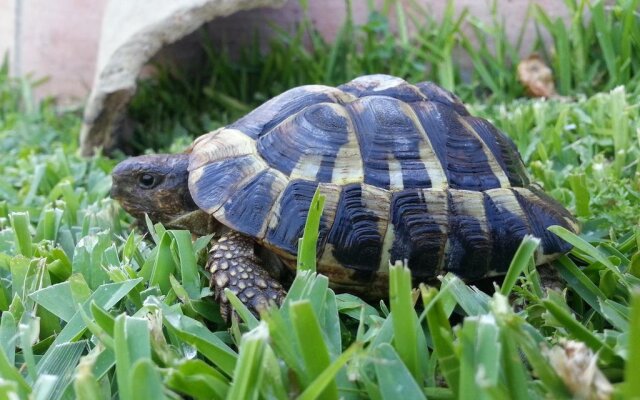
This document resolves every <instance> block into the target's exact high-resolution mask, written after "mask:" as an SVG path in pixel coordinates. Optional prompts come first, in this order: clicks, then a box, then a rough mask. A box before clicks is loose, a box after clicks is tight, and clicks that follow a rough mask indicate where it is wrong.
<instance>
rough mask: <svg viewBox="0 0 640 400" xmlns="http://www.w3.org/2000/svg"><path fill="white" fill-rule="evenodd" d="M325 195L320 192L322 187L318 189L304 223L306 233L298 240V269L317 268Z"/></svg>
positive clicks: (312, 269)
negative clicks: (317, 245) (317, 251)
mask: <svg viewBox="0 0 640 400" xmlns="http://www.w3.org/2000/svg"><path fill="white" fill-rule="evenodd" d="M324 201H325V197H324V196H323V195H321V194H320V189H316V192H315V194H314V195H313V199H311V205H310V206H309V213H308V214H307V221H306V223H305V225H304V234H303V235H302V238H301V239H300V241H299V242H298V266H297V268H298V270H299V271H305V270H311V271H315V270H316V243H317V242H318V230H319V229H320V218H321V217H322V210H323V208H324Z"/></svg>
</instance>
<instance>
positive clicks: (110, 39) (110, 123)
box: [80, 0, 285, 155]
mask: <svg viewBox="0 0 640 400" xmlns="http://www.w3.org/2000/svg"><path fill="white" fill-rule="evenodd" d="M284 2H285V0H181V1H175V0H152V1H131V0H109V3H108V4H107V8H106V11H105V15H104V19H103V23H102V35H101V38H100V50H99V54H98V64H97V67H96V77H95V81H94V85H93V88H92V90H91V94H90V97H89V101H88V103H87V106H86V108H85V112H84V123H83V126H82V130H81V132H80V148H81V152H82V154H83V155H90V154H92V153H93V152H94V150H95V149H96V148H98V147H100V148H103V149H105V151H107V152H108V151H109V150H112V149H115V148H117V147H118V145H119V143H118V141H119V140H120V139H121V138H122V136H123V130H124V122H125V116H126V111H127V107H128V104H129V102H130V100H131V98H132V97H133V95H134V93H135V91H136V78H137V77H138V75H139V73H140V70H141V69H142V67H143V66H144V65H145V64H146V63H147V62H148V61H149V59H151V57H152V56H153V55H155V54H156V53H157V52H158V50H160V49H161V48H162V47H163V46H165V45H167V44H169V43H173V42H175V41H176V40H178V39H181V38H183V37H184V36H186V35H188V34H189V33H192V32H193V31H195V30H196V29H197V28H198V27H200V26H201V25H202V24H204V23H205V22H208V21H211V20H212V19H214V18H216V17H222V16H227V15H231V14H233V13H235V12H237V11H240V10H246V9H250V8H255V7H265V6H272V7H276V6H281V5H282V4H284Z"/></svg>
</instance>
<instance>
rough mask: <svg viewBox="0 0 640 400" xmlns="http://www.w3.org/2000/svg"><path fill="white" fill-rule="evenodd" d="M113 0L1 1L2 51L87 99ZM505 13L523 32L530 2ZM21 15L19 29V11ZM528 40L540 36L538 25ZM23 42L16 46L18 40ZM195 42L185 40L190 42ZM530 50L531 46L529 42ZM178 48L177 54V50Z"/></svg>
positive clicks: (253, 16) (515, 0)
mask: <svg viewBox="0 0 640 400" xmlns="http://www.w3.org/2000/svg"><path fill="white" fill-rule="evenodd" d="M106 1H107V0H92V1H86V0H55V1H50V0H0V51H2V52H4V50H5V49H7V48H10V49H11V50H12V56H13V57H12V58H13V60H12V61H13V62H12V64H13V71H14V73H15V72H18V71H19V72H21V73H32V74H33V75H34V76H35V77H38V78H41V77H44V76H47V77H49V80H48V81H47V82H46V83H45V84H43V85H42V86H41V87H40V88H38V94H39V95H40V96H49V95H54V96H57V97H59V98H61V99H62V100H65V101H69V100H78V99H83V98H84V97H86V95H87V94H88V92H89V89H90V86H91V82H92V80H93V76H94V73H95V71H94V69H95V60H96V56H97V50H98V49H97V43H98V39H99V34H100V25H101V17H102V12H103V10H104V6H105V4H106ZM499 1H500V7H499V11H500V13H501V14H502V15H504V16H506V21H507V24H508V27H509V29H510V31H511V32H513V35H514V36H515V35H517V33H518V31H519V29H520V25H521V24H522V21H523V19H524V15H525V13H526V10H527V6H528V4H529V3H530V0H499ZM531 1H533V2H535V3H539V4H542V5H544V7H545V8H547V10H549V11H550V12H552V13H554V14H559V15H565V14H566V10H565V8H564V6H563V5H562V2H561V1H558V0H531ZM419 2H420V3H422V4H424V5H425V6H427V7H430V9H432V10H433V14H434V15H435V16H440V15H442V13H443V9H444V6H445V4H446V1H445V0H419ZM309 3H311V4H310V14H311V16H312V19H313V21H314V22H315V24H316V26H317V27H318V28H319V30H320V31H321V32H323V33H324V34H325V35H326V36H327V37H328V38H332V37H333V36H334V35H335V33H336V32H337V30H338V29H339V28H340V26H341V24H342V22H343V21H344V15H345V12H344V11H345V0H324V1H310V2H309ZM353 3H354V15H355V19H356V21H360V22H362V21H364V20H365V19H366V3H367V2H366V1H365V0H354V1H353ZM487 3H488V1H483V0H457V1H456V5H457V7H458V8H462V7H463V6H466V7H468V8H469V9H470V10H471V11H470V12H471V14H472V15H475V16H478V17H480V18H482V19H484V20H485V21H488V20H489V18H490V17H489V9H488V7H487V6H486V4H487ZM16 14H19V25H20V27H21V28H20V29H18V31H19V32H16V29H14V27H15V26H16V20H15V18H14V15H16ZM301 15H302V11H301V10H300V6H299V5H298V1H297V0H290V1H289V2H288V3H287V4H286V5H285V6H284V7H283V8H282V9H279V10H273V9H260V10H251V11H245V12H241V13H238V14H236V15H233V16H230V17H227V18H222V19H219V20H216V21H214V22H212V23H211V24H210V26H209V31H211V32H213V36H215V37H217V39H216V41H226V42H229V43H230V45H232V46H233V43H236V44H237V45H241V44H242V43H243V41H245V40H246V39H247V38H248V37H251V33H252V32H253V31H254V29H259V30H260V31H262V32H263V33H266V32H268V31H269V29H268V27H267V25H266V24H265V23H264V21H265V20H271V21H276V22H277V23H278V24H284V25H288V26H292V25H293V22H294V21H296V20H298V19H299V18H300V16H301ZM529 28H530V29H529V30H528V31H527V32H528V33H527V38H528V40H529V41H531V39H532V38H533V37H534V30H533V26H531V27H529ZM16 42H17V43H18V46H17V47H16V46H14V43H16ZM188 42H189V40H187V41H185V43H188ZM525 48H526V46H525ZM176 51H177V53H175V52H176ZM190 53H191V51H190V50H189V49H186V50H185V49H178V50H176V46H174V48H173V50H170V51H168V52H165V54H164V56H165V57H173V56H174V55H175V54H182V55H184V54H190Z"/></svg>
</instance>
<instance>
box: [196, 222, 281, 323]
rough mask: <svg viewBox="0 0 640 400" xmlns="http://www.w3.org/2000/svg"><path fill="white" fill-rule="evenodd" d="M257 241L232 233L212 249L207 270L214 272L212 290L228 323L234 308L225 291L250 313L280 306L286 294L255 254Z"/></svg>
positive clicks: (219, 240)
mask: <svg viewBox="0 0 640 400" xmlns="http://www.w3.org/2000/svg"><path fill="white" fill-rule="evenodd" d="M254 244H255V243H254V241H253V240H252V239H250V238H248V237H246V236H243V235H241V234H239V233H237V232H230V233H228V234H226V235H224V236H222V237H221V238H220V239H218V242H217V243H216V244H214V245H213V246H211V250H210V251H209V261H208V262H207V269H208V270H209V271H210V272H211V287H212V288H213V289H214V293H215V299H216V301H218V303H220V313H221V314H222V317H223V318H224V319H225V320H226V321H228V320H229V316H230V313H231V305H230V304H229V300H228V299H227V296H226V295H225V294H224V289H226V288H229V289H230V290H231V291H232V292H233V294H235V295H236V296H238V298H239V299H240V301H242V303H243V304H245V305H246V306H247V307H248V308H249V309H250V310H252V311H254V312H259V311H260V310H262V309H264V308H265V307H266V306H267V305H268V304H269V302H275V303H277V304H280V303H281V302H282V300H283V299H284V295H285V291H284V289H283V288H282V285H281V284H280V282H278V281H277V280H275V279H274V278H273V277H271V275H269V273H267V271H266V270H265V269H264V268H263V267H262V262H261V260H260V259H259V258H258V257H257V256H256V254H255V252H254Z"/></svg>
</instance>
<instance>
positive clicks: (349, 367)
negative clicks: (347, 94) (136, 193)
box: [0, 1, 640, 399]
mask: <svg viewBox="0 0 640 400" xmlns="http://www.w3.org/2000/svg"><path fill="white" fill-rule="evenodd" d="M567 4H568V5H569V6H570V7H574V8H575V10H578V11H580V10H583V9H585V8H587V7H588V8H589V9H590V11H591V13H592V14H593V13H594V10H595V14H593V15H596V17H595V19H590V20H589V19H586V18H583V17H582V14H579V15H578V13H577V12H576V13H574V17H573V19H572V22H571V25H570V26H569V27H568V28H566V30H568V32H571V35H568V34H566V35H565V36H564V37H563V36H562V35H563V34H562V30H561V28H558V27H557V23H556V22H554V21H553V20H552V19H550V18H549V17H546V19H545V16H543V15H542V13H541V12H540V11H535V12H534V14H533V15H532V18H535V19H536V20H537V21H539V23H540V29H548V30H549V31H552V29H551V28H549V26H555V27H556V28H554V29H556V30H557V32H555V31H554V32H552V37H553V40H554V44H555V51H553V52H552V51H550V49H547V50H549V51H548V56H549V58H550V60H551V62H552V65H554V66H555V70H556V79H557V85H558V87H559V88H561V91H564V90H567V91H564V92H563V94H566V95H568V98H567V99H564V100H547V101H545V100H529V99H521V98H516V97H517V96H519V94H521V89H519V88H517V87H516V86H515V81H514V78H513V73H512V71H513V69H512V68H511V67H510V66H509V65H510V64H513V63H515V62H516V61H517V59H516V57H515V55H514V54H515V53H514V52H513V51H512V47H511V46H514V45H509V44H508V43H507V42H501V40H502V39H504V36H503V35H504V32H503V29H502V28H501V27H500V26H501V25H500V21H497V22H496V25H495V26H493V27H489V26H482V25H479V24H478V23H477V21H474V20H473V19H472V17H471V16H468V15H466V14H463V15H458V16H457V15H454V14H453V13H452V11H451V10H452V9H451V8H450V9H448V11H447V16H446V17H445V19H444V21H443V22H440V23H439V24H440V25H434V24H433V23H429V24H424V26H423V27H422V30H421V31H420V32H419V36H418V39H409V38H408V35H405V34H403V33H402V32H403V31H404V30H405V28H403V27H402V24H400V26H399V28H398V29H399V30H400V34H399V35H398V38H397V39H395V36H393V35H391V33H390V32H391V30H390V29H391V28H390V25H389V23H388V15H389V13H390V12H391V11H394V12H395V13H396V14H398V13H400V12H404V17H403V18H401V20H403V21H405V22H404V23H405V24H410V23H418V22H419V21H420V20H421V18H422V17H423V14H420V13H419V10H417V11H416V10H404V9H402V8H398V6H397V4H396V3H394V2H386V3H385V4H384V5H383V7H382V8H381V9H380V10H377V11H376V12H372V16H371V17H370V19H369V22H368V23H367V24H365V26H364V27H361V26H355V25H353V24H349V23H347V24H345V27H344V28H343V33H341V34H340V35H339V37H338V40H337V41H336V43H332V44H328V43H323V42H322V41H319V40H320V39H319V37H318V36H312V39H313V40H315V41H317V42H313V44H314V47H313V48H312V49H311V50H303V49H302V48H300V47H297V46H298V44H299V43H300V42H299V41H301V40H303V38H304V37H306V36H305V35H309V29H310V26H309V25H308V22H305V23H303V24H302V25H301V28H300V29H301V30H300V32H298V33H296V34H295V35H294V36H293V37H291V36H288V35H284V34H283V35H281V36H280V38H279V39H278V41H277V42H276V43H275V44H274V47H273V48H274V51H273V54H270V55H268V56H266V57H264V58H263V59H253V60H252V59H251V57H249V56H251V55H252V54H249V55H247V56H246V57H249V58H247V59H243V58H241V59H240V61H237V60H236V61H233V60H232V59H231V58H229V59H222V61H221V62H220V63H219V66H218V68H220V71H221V72H216V73H214V74H213V75H212V76H213V77H216V76H217V77H218V78H216V79H214V78H210V79H211V80H210V81H207V82H204V83H203V81H201V82H200V84H199V86H198V84H193V83H192V82H187V81H186V80H183V81H182V82H179V81H175V80H174V79H173V78H171V77H170V76H169V75H160V78H159V80H158V81H154V82H147V83H145V84H144V86H145V89H144V90H143V93H142V94H141V96H142V97H141V98H140V99H139V100H138V102H137V103H136V107H138V108H137V110H136V112H140V113H141V114H138V115H139V117H142V116H148V117H151V116H154V115H155V116H157V117H158V118H157V119H155V123H156V124H158V125H156V127H158V129H159V130H156V131H155V132H156V135H157V132H162V133H170V131H171V130H172V129H178V130H180V131H184V133H185V134H186V133H187V131H189V130H190V129H193V130H194V132H196V131H197V130H198V129H201V127H202V126H201V125H200V124H202V125H203V126H205V125H206V126H217V125H220V124H224V123H226V122H227V121H228V120H230V119H233V118H235V116H236V115H238V114H241V113H243V112H244V111H246V110H247V109H250V108H251V107H253V105H254V104H255V103H256V102H258V101H260V100H261V99H263V98H266V97H268V96H270V95H272V94H274V93H273V92H275V91H279V90H283V89H285V88H287V87H289V86H293V85H296V84H298V83H301V82H302V81H304V80H305V79H308V80H312V79H313V80H317V82H325V83H331V84H333V83H340V82H341V81H342V80H344V79H343V78H345V79H346V78H347V77H350V76H352V75H357V74H360V73H364V72H371V71H374V70H376V69H381V71H382V72H385V71H391V72H394V73H398V74H400V75H403V76H408V77H410V78H411V79H412V80H417V79H418V78H420V77H424V76H425V75H427V74H428V75H429V76H430V77H434V79H436V80H438V81H440V82H441V83H443V84H445V85H448V86H450V87H454V88H455V91H456V92H459V93H461V94H462V95H463V96H465V98H466V100H467V101H469V102H470V103H471V105H470V108H471V109H472V111H473V113H475V114H478V115H482V116H484V117H486V118H488V119H490V120H491V121H492V122H493V123H495V124H496V125H497V126H498V127H500V128H501V129H502V130H504V131H505V132H507V133H508V134H510V135H511V137H512V138H513V139H514V141H515V142H516V144H517V146H518V148H519V149H520V151H521V153H522V155H523V158H524V160H525V163H526V165H527V166H528V168H529V171H530V173H531V175H532V177H533V180H534V181H537V182H539V183H541V184H542V185H543V186H544V187H545V190H546V191H547V192H549V193H550V194H551V195H552V196H554V197H555V198H557V199H558V200H560V201H561V202H562V203H563V204H565V205H566V206H567V207H568V208H569V209H570V210H571V211H572V212H573V213H574V214H575V215H577V217H578V218H579V219H580V221H581V223H582V225H583V233H582V234H581V235H580V236H576V235H573V234H571V233H569V232H566V231H563V230H562V229H558V228H554V229H555V230H554V232H555V233H556V234H558V235H560V236H561V237H563V238H564V239H565V240H567V241H569V242H571V243H572V244H573V245H574V249H573V250H572V251H571V253H570V254H569V255H568V256H563V257H561V258H560V259H559V260H557V261H556V262H554V264H553V267H554V268H555V269H556V270H557V271H558V272H559V274H560V276H561V277H562V279H563V281H564V284H565V285H566V288H565V289H564V290H563V291H562V292H559V291H549V292H546V291H545V290H544V289H543V287H542V285H541V278H540V276H539V273H538V272H537V271H536V270H535V269H534V268H532V262H531V254H532V253H533V251H534V250H535V247H536V246H537V240H536V239H534V238H531V239H527V240H525V241H524V242H523V244H522V246H521V249H520V251H519V252H518V254H517V255H516V257H514V260H513V262H512V265H511V267H510V269H509V273H508V274H507V277H506V278H505V280H504V282H503V283H502V284H501V286H499V287H498V288H497V290H496V291H495V293H494V294H485V293H483V292H481V291H479V290H477V289H475V288H474V287H473V286H470V285H467V284H465V283H464V282H462V281H460V280H459V279H457V278H456V277H455V276H453V275H447V276H445V277H443V278H442V282H441V285H440V286H439V287H429V286H424V285H423V286H420V287H419V288H418V290H417V291H411V290H410V289H411V282H410V277H409V272H408V271H407V270H406V268H404V267H403V266H402V265H396V266H394V267H392V268H391V278H390V279H391V282H390V283H391V285H390V286H391V292H390V298H389V300H388V302H384V303H380V304H375V305H370V304H367V303H365V302H363V301H362V300H360V299H359V298H357V297H355V296H353V295H349V294H336V293H334V292H333V291H332V290H331V289H330V288H329V287H328V279H327V278H326V277H324V276H322V275H319V274H316V272H315V257H314V253H313V252H314V249H315V246H314V245H313V243H314V241H315V240H316V239H315V238H316V237H317V233H316V230H317V225H318V221H319V219H320V214H319V213H320V212H321V209H322V198H317V199H316V201H317V203H315V205H314V207H312V210H313V211H312V212H311V213H310V214H309V219H308V223H307V229H306V231H305V234H304V238H303V239H302V242H301V246H300V247H301V248H302V249H304V251H303V252H301V255H300V259H299V265H300V267H301V268H300V272H299V273H298V274H297V276H296V279H295V281H294V283H293V285H292V286H291V288H290V290H289V292H288V294H287V298H286V300H285V303H284V305H283V306H282V307H281V308H280V309H278V310H275V309H274V310H270V311H269V312H268V313H266V314H264V315H262V318H261V319H256V318H255V317H253V316H252V315H251V314H250V313H249V312H248V311H247V310H246V309H244V308H243V306H242V305H241V304H240V303H239V302H237V301H235V299H233V298H231V301H232V303H233V304H234V306H236V309H237V311H238V312H237V314H238V317H237V318H235V319H234V320H233V322H232V324H231V326H230V327H229V328H228V327H227V325H226V324H224V323H223V321H222V320H221V318H220V315H219V312H218V310H217V307H216V306H215V304H213V303H212V301H211V299H210V297H211V291H210V290H209V288H208V276H207V272H206V271H204V270H203V266H204V256H205V252H206V251H205V250H206V245H207V242H208V238H200V239H198V240H196V241H192V239H191V236H190V234H189V233H188V232H186V231H174V230H166V229H164V228H163V227H162V226H160V225H156V226H153V225H152V224H151V223H149V226H150V229H149V231H150V235H149V237H148V238H146V239H145V238H143V237H142V236H141V235H140V233H138V232H137V231H135V230H132V225H131V223H132V220H131V217H130V216H128V215H126V214H125V213H124V212H123V211H122V210H121V209H120V208H119V206H118V205H117V204H115V203H114V202H113V201H112V200H111V199H109V198H108V191H109V188H110V177H109V172H110V171H111V169H112V168H113V166H114V164H115V161H114V160H110V159H107V158H105V157H102V156H100V155H97V156H95V157H93V158H91V159H83V158H80V157H78V156H77V151H76V150H77V148H76V145H75V135H76V133H77V132H78V128H79V124H80V116H79V114H78V113H77V112H73V111H71V112H69V111H66V112H62V111H59V110H57V109H56V107H55V105H54V104H53V103H51V102H48V101H45V102H43V103H40V104H37V103H34V102H33V100H32V96H31V94H30V87H31V85H30V84H29V83H28V82H25V81H21V80H16V79H12V78H9V77H8V71H7V68H6V66H5V67H3V68H1V69H0V149H1V150H2V152H3V157H2V158H0V173H1V174H2V177H3V178H2V180H0V311H1V312H2V316H1V318H0V377H1V379H0V395H1V397H3V398H52V399H62V398H64V399H66V398H74V397H77V398H122V399H129V398H178V397H191V398H194V399H205V398H207V399H210V398H214V399H218V398H220V399H222V398H230V399H235V398H276V399H286V398H291V397H296V398H301V399H315V398H337V397H338V396H340V397H342V398H347V399H357V398H374V399H387V398H397V397H398V391H402V394H403V395H405V396H408V397H409V398H416V399H419V398H436V399H445V398H471V397H473V398H487V399H494V398H527V397H528V398H560V399H562V398H574V397H578V396H580V395H585V393H586V394H587V395H591V396H592V397H591V398H609V397H610V396H611V393H613V395H614V396H615V397H616V398H626V399H632V398H638V397H640V386H639V384H638V380H637V379H634V378H635V377H636V375H637V371H638V369H639V368H640V341H638V340H635V339H634V338H637V337H638V336H639V335H640V331H639V329H640V291H639V290H640V289H638V288H639V287H640V225H639V223H640V211H639V210H640V175H639V166H638V162H637V160H638V159H640V131H639V130H638V126H640V109H639V107H638V104H639V103H640V92H639V91H638V82H640V78H638V76H637V72H638V66H637V60H640V57H638V56H639V52H638V44H639V43H640V42H639V41H638V40H637V38H638V33H639V32H640V28H639V27H638V24H637V16H636V17H635V19H634V18H631V17H629V14H628V13H625V12H624V11H625V10H627V11H628V10H633V7H636V6H637V1H635V2H634V1H618V2H616V3H615V4H614V5H613V6H612V8H603V9H602V12H603V13H604V15H600V16H597V14H598V12H600V11H599V10H598V9H597V8H598V7H602V6H601V5H600V3H598V2H593V3H586V2H584V3H578V2H568V3H567ZM632 15H634V14H633V13H632ZM630 18H631V19H630ZM598 19H601V20H600V21H599V20H598ZM546 20H549V21H550V24H551V25H549V24H548V23H547V22H545V21H546ZM468 23H473V24H475V25H474V26H475V28H474V29H480V30H482V32H490V33H491V35H493V36H491V37H487V39H486V40H487V42H486V46H484V45H483V44H482V43H481V44H480V45H479V46H478V47H473V48H470V47H469V46H468V45H467V46H465V40H466V39H465V37H464V36H462V33H461V31H460V25H461V24H468ZM305 24H307V25H305ZM625 24H626V25H625ZM629 24H630V25H629ZM545 27H546V28H545ZM575 35H580V36H579V37H576V36H575ZM392 36H393V38H392ZM623 36H624V37H625V38H628V39H625V40H619V39H621V38H622V37H623ZM490 39H491V40H490ZM296 40H298V42H296ZM414 40H415V41H416V42H414ZM360 43H361V44H362V47H359V46H356V44H360ZM490 44H491V45H490ZM457 45H461V46H462V48H463V49H466V50H465V51H476V53H475V55H473V54H470V56H471V59H472V60H473V64H474V73H473V74H472V77H471V78H470V80H468V81H463V80H462V79H461V77H460V74H461V72H460V69H459V66H458V65H457V64H455V63H454V62H453V61H452V58H451V57H450V56H451V51H453V47H451V46H457ZM493 45H495V46H497V47H492V46H493ZM278 46H279V47H278ZM323 46H324V47H323ZM610 46H614V47H612V49H613V54H614V57H613V60H612V59H611V57H610V55H609V56H608V55H607V54H608V53H610V52H611V49H609V50H607V49H608V48H609V47H610ZM516 47H517V46H515V47H513V48H516ZM496 49H498V51H497V53H498V56H497V57H495V58H493V57H491V56H490V54H491V51H493V50H496ZM500 49H501V50H500ZM321 50H322V51H321ZM436 50H437V51H436ZM625 52H626V53H625ZM576 54H578V55H580V57H582V59H581V60H582V61H578V60H579V58H578V55H576ZM347 55H349V56H347ZM252 56H253V57H256V55H255V54H253V55H252ZM243 57H244V56H243ZM287 57H295V59H296V60H297V62H299V63H300V65H301V66H305V68H300V70H299V71H298V72H296V73H297V74H302V75H296V74H295V73H294V71H293V70H292V69H291V68H288V67H287V64H286V63H285V61H286V60H287V59H288V58H287ZM568 59H571V60H576V61H575V62H574V63H570V64H569V66H570V68H569V69H568V70H562V72H560V73H559V68H565V67H562V66H563V65H565V64H564V61H561V60H565V61H566V60H568ZM607 60H609V61H607ZM5 65H6V64H5ZM268 65H270V67H269V68H266V66H268ZM425 66H426V67H425ZM306 67H309V68H308V69H307V68H306ZM312 67H313V68H312ZM236 68H241V69H236ZM384 68H387V69H384ZM420 68H423V69H420ZM424 68H426V69H424ZM483 69H484V71H485V72H481V71H483ZM238 71H240V72H238ZM243 71H244V72H243ZM230 72H233V73H230ZM376 72H379V71H376ZM216 74H217V75H216ZM223 76H224V77H225V80H220V79H219V78H220V77H223ZM567 76H568V78H567ZM232 77H233V78H232ZM487 77H490V78H491V79H488V78H487ZM260 79H263V80H264V81H262V83H261V81H260ZM562 80H564V82H565V83H562ZM214 83H215V85H214ZM267 83H269V84H267ZM176 85H181V86H183V87H186V88H188V89H189V90H190V92H191V93H192V95H193V96H194V97H193V98H190V100H187V99H186V98H185V97H183V95H182V94H180V93H178V92H177V91H176V90H175V89H176ZM563 85H567V86H566V87H565V86H563ZM267 89H268V90H267ZM269 90H272V91H273V92H271V91H269ZM152 91H153V92H152ZM151 93H154V96H156V98H157V99H160V100H159V103H160V104H161V106H160V107H156V108H153V107H151V108H149V109H147V108H145V107H148V105H146V106H145V101H147V100H148V98H145V96H150V95H151ZM172 94H175V96H172ZM487 96H489V97H487ZM200 101H203V105H202V106H200V107H194V109H193V110H192V112H189V113H184V116H183V118H175V114H171V113H169V110H170V109H172V110H173V111H174V112H176V111H184V110H185V108H189V107H191V106H194V105H199V104H195V103H198V102H200ZM191 102H193V103H191ZM209 106H211V108H210V109H209V112H208V113H206V114H205V113H203V110H205V109H207V107H209ZM158 109H161V110H162V111H161V112H160V114H154V113H155V112H158V111H157V110H158ZM154 110H155V111H154ZM163 113H166V114H163ZM172 115H173V117H172ZM185 121H192V122H194V125H192V126H190V125H188V124H187V123H186V122H185ZM147 123H148V122H147ZM148 126H151V125H147V127H148ZM185 126H187V127H188V129H187V128H186V127H185ZM176 127H178V128H176ZM199 132H201V131H199ZM145 140H146V139H145ZM149 143H150V142H145V141H144V140H143V141H141V142H140V146H144V147H146V146H149V145H150V144H149ZM181 143H184V141H182V142H181V141H178V142H177V143H175V144H174V145H173V146H174V149H176V150H177V149H179V147H180V146H181V145H182V144H181ZM157 145H158V146H160V145H162V146H164V145H165V144H162V143H160V142H159V143H157ZM230 297H231V296H230ZM414 303H417V304H418V307H414ZM587 366H591V369H588V368H586V367H587ZM594 366H595V367H597V369H595V368H594ZM596 394H598V395H596ZM598 396H599V397H598ZM583 397H587V396H583Z"/></svg>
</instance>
